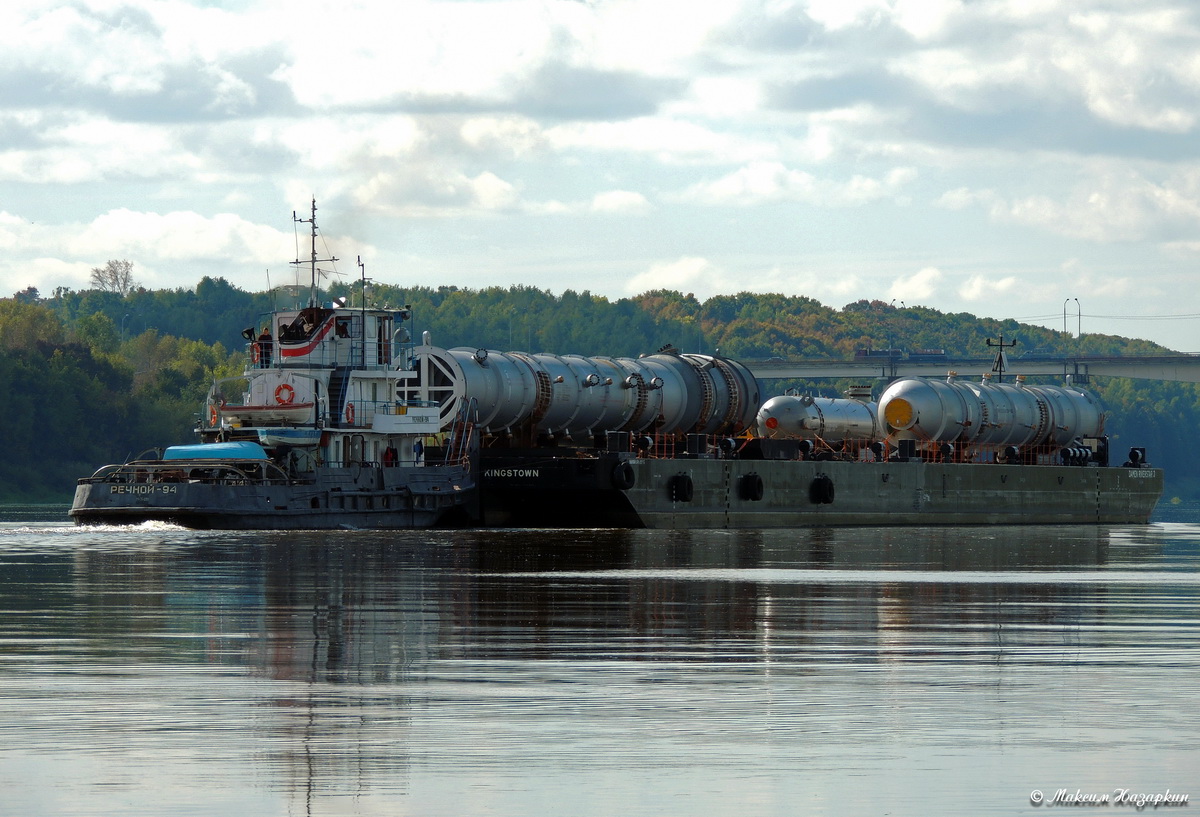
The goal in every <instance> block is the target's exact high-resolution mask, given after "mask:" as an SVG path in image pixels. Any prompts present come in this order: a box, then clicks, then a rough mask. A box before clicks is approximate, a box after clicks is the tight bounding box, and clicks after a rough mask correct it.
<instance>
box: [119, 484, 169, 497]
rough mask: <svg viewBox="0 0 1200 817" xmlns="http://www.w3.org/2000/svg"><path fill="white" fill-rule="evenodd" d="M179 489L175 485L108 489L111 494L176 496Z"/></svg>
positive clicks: (124, 486) (120, 486)
mask: <svg viewBox="0 0 1200 817" xmlns="http://www.w3.org/2000/svg"><path fill="white" fill-rule="evenodd" d="M178 491H179V488H178V487H177V486H175V485H113V486H111V487H110V488H109V489H108V492H109V493H110V494H137V495H147V494H174V493H178Z"/></svg>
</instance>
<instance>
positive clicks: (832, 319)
mask: <svg viewBox="0 0 1200 817" xmlns="http://www.w3.org/2000/svg"><path fill="white" fill-rule="evenodd" d="M322 297H323V299H325V300H328V299H330V298H333V297H345V298H348V299H349V300H350V302H351V303H354V304H357V303H361V302H362V298H363V294H362V291H361V289H360V288H359V287H358V286H355V285H344V284H342V285H336V286H333V287H331V288H330V290H329V292H327V293H324V294H323V296H322ZM367 298H368V300H369V302H370V303H371V305H378V306H389V305H390V306H401V305H409V306H411V307H412V310H413V328H414V330H415V333H416V335H417V336H418V337H419V336H420V333H421V332H424V331H428V332H429V333H430V335H431V338H432V342H433V343H435V344H437V345H440V346H447V347H454V346H467V347H472V348H475V347H487V348H491V349H502V350H524V351H533V352H538V351H552V352H556V353H559V354H585V355H615V356H636V355H639V354H643V353H652V352H654V351H655V350H657V349H658V348H660V347H662V346H664V345H666V344H674V345H675V346H677V347H678V348H680V349H682V350H683V351H686V352H694V351H702V352H705V353H714V352H716V351H718V350H719V351H720V353H721V354H724V355H728V356H730V357H735V358H741V359H745V360H755V359H759V360H761V359H766V358H771V357H781V358H791V357H833V358H847V357H850V356H852V355H853V354H854V351H855V350H856V349H860V348H867V347H870V348H875V349H883V348H903V349H910V350H911V349H922V348H925V349H929V348H936V349H945V350H946V351H947V352H948V353H950V354H951V355H959V354H961V355H970V356H979V355H983V354H986V352H987V345H986V341H987V339H988V338H993V339H994V338H997V337H999V336H1000V335H1001V334H1003V335H1004V337H1005V338H1006V339H1013V338H1017V339H1018V340H1019V346H1018V347H1017V348H1016V349H1015V350H1014V354H1015V355H1019V354H1020V353H1021V352H1022V351H1029V350H1038V351H1042V352H1048V353H1049V352H1079V353H1085V354H1103V353H1114V354H1148V353H1156V352H1162V351H1165V350H1163V349H1161V347H1158V346H1156V345H1154V344H1151V343H1148V342H1146V341H1135V340H1129V339H1125V338H1120V337H1115V336H1108V335H1085V336H1083V337H1082V338H1073V337H1071V336H1070V335H1069V334H1066V333H1062V332H1057V331H1054V330H1050V329H1045V328H1041V327H1034V326H1026V325H1021V324H1018V323H1016V322H1015V321H996V320H991V319H981V318H976V317H975V316H973V315H969V314H965V313H960V314H946V313H941V312H938V311H936V310H932V309H927V308H925V307H908V308H897V307H895V306H893V305H891V304H887V303H884V302H882V301H869V302H868V301H859V302H856V303H852V304H847V305H846V306H844V307H842V308H841V309H834V308H831V307H828V306H825V305H823V304H821V303H819V302H817V301H815V300H812V299H810V298H805V297H789V296H783V295H760V294H751V293H741V294H738V295H729V296H719V297H715V298H710V299H709V300H707V301H699V300H697V299H696V298H695V297H693V296H692V295H685V294H681V293H678V292H670V291H656V292H648V293H645V294H643V295H640V296H637V297H635V298H627V299H620V300H617V301H610V300H608V299H607V298H602V297H598V296H594V295H592V294H590V293H588V292H582V293H577V292H572V291H567V292H565V293H563V294H561V295H554V294H551V293H549V292H546V291H542V290H538V289H533V288H529V287H520V286H517V287H512V288H508V289H501V288H491V289H485V290H460V289H458V288H457V287H438V288H436V289H432V288H425V287H414V288H407V289H402V288H399V287H393V286H388V285H374V286H373V287H372V288H371V289H370V290H369V291H368V294H367ZM282 300H283V296H281V295H279V294H275V295H272V294H269V293H250V292H244V291H242V290H240V289H237V288H236V287H233V286H231V285H230V284H229V283H228V282H226V281H225V280H223V279H211V278H205V279H204V280H202V281H201V282H200V283H199V284H198V285H197V286H196V288H195V289H194V290H186V289H177V290H157V291H151V290H145V289H137V290H135V291H132V292H130V293H129V294H128V295H125V296H122V295H120V294H118V293H116V292H106V291H100V290H87V291H82V292H73V291H69V290H58V291H56V292H55V293H54V295H53V296H52V297H48V298H43V297H41V296H40V295H39V293H37V291H36V290H26V291H24V292H21V293H17V294H16V295H14V296H13V297H12V298H9V299H0V353H2V356H0V387H2V388H3V389H4V393H5V394H6V395H7V397H8V412H7V413H6V414H7V418H8V423H7V424H6V425H7V429H8V432H9V433H8V440H7V445H6V456H5V457H4V458H3V459H0V502H12V501H20V500H39V499H40V500H65V499H67V498H69V496H70V494H71V492H72V491H73V484H74V480H75V479H76V478H77V477H79V476H82V475H85V474H88V473H91V471H93V470H94V469H95V468H96V467H98V466H100V465H102V464H105V463H107V462H112V461H121V460H124V459H126V458H128V457H130V456H134V455H136V454H138V453H140V452H141V451H142V450H144V449H147V448H151V447H155V446H162V445H166V444H170V443H174V442H187V441H191V439H192V433H191V430H192V428H193V427H194V425H195V421H196V418H197V416H198V412H199V410H200V405H201V403H202V401H203V399H204V396H205V393H206V392H207V389H208V387H209V385H210V383H211V382H212V380H213V379H214V377H225V376H230V375H233V374H236V373H237V372H238V371H240V370H241V368H242V365H243V358H244V341H243V339H242V337H241V331H242V330H243V329H245V328H247V327H250V326H254V325H260V326H261V316H262V315H263V314H264V313H266V312H268V311H270V310H271V309H272V308H273V306H274V305H276V304H278V303H281V302H282ZM850 385H856V384H854V383H851V382H849V381H845V382H829V381H816V382H812V383H778V382H772V383H768V384H767V390H768V391H767V393H768V394H774V393H777V392H778V391H779V390H781V389H782V388H784V387H786V386H792V387H801V388H805V389H809V390H811V391H813V392H814V393H821V394H825V395H827V396H837V395H838V394H839V392H840V391H841V390H842V389H844V388H845V387H847V386H850ZM876 385H878V384H876ZM1091 388H1092V389H1093V391H1095V392H1097V393H1098V394H1099V395H1100V397H1101V399H1102V400H1103V402H1104V404H1105V406H1106V408H1107V409H1108V410H1109V414H1110V421H1109V426H1108V430H1109V432H1110V434H1112V435H1113V436H1114V437H1115V438H1116V439H1115V446H1116V447H1117V450H1118V451H1119V450H1120V448H1121V446H1128V445H1135V444H1136V445H1144V446H1146V447H1147V448H1149V450H1150V457H1151V461H1152V462H1154V463H1155V464H1160V465H1164V466H1166V467H1167V468H1168V469H1169V470H1168V491H1169V494H1170V493H1174V494H1189V495H1190V494H1195V493H1197V492H1200V478H1198V477H1197V474H1196V469H1195V466H1194V465H1193V464H1192V462H1191V460H1190V459H1189V458H1188V457H1187V452H1188V448H1189V446H1188V441H1187V440H1186V439H1185V434H1188V433H1189V432H1190V430H1191V429H1193V428H1195V427H1197V424H1198V422H1200V389H1198V388H1197V386H1195V385H1192V384H1180V383H1159V382H1153V381H1134V380H1124V379H1115V378H1097V379H1095V380H1094V381H1093V383H1092V384H1091ZM1169 498H1170V497H1169V496H1168V500H1169Z"/></svg>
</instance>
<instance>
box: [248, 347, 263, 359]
mask: <svg viewBox="0 0 1200 817" xmlns="http://www.w3.org/2000/svg"><path fill="white" fill-rule="evenodd" d="M260 357H262V352H261V351H260V350H259V348H258V344H257V343H251V344H250V360H251V361H253V362H254V363H258V360H259V358H260Z"/></svg>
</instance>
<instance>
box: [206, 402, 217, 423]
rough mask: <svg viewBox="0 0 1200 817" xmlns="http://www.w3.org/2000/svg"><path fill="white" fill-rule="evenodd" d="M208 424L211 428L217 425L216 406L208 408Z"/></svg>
mask: <svg viewBox="0 0 1200 817" xmlns="http://www.w3.org/2000/svg"><path fill="white" fill-rule="evenodd" d="M208 424H209V425H210V426H213V427H215V426H216V425H217V407H216V406H209V407H208Z"/></svg>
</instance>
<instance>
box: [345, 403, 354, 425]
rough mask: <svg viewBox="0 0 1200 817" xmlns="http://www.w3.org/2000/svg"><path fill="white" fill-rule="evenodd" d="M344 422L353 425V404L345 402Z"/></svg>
mask: <svg viewBox="0 0 1200 817" xmlns="http://www.w3.org/2000/svg"><path fill="white" fill-rule="evenodd" d="M346 422H347V423H350V424H351V425H354V404H353V403H347V404H346Z"/></svg>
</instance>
